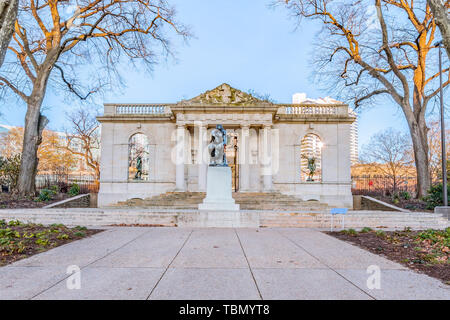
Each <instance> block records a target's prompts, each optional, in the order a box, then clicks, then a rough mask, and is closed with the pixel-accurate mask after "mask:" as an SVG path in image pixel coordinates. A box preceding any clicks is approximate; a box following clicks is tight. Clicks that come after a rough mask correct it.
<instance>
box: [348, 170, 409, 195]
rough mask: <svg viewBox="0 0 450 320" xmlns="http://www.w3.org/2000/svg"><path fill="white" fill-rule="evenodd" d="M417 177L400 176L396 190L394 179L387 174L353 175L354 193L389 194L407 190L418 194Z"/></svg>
mask: <svg viewBox="0 0 450 320" xmlns="http://www.w3.org/2000/svg"><path fill="white" fill-rule="evenodd" d="M416 186H417V179H416V177H400V178H398V180H397V185H396V188H395V190H394V183H393V179H392V178H390V177H387V176H369V175H368V176H352V193H353V194H354V195H368V196H370V195H382V196H388V195H392V194H393V193H395V192H402V191H407V192H409V193H410V194H411V195H412V196H414V195H415V194H416V191H417V189H416Z"/></svg>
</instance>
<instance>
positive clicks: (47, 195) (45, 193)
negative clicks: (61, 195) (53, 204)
mask: <svg viewBox="0 0 450 320" xmlns="http://www.w3.org/2000/svg"><path fill="white" fill-rule="evenodd" d="M53 195H54V194H53V191H51V190H49V189H42V190H41V192H40V193H39V196H38V198H37V201H50V200H52V196H53Z"/></svg>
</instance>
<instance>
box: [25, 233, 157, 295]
mask: <svg viewBox="0 0 450 320" xmlns="http://www.w3.org/2000/svg"><path fill="white" fill-rule="evenodd" d="M149 232H150V230H147V231H145V232H142V233H141V234H140V235H138V236H136V237H134V238H133V239H131V240H130V241H127V242H125V243H124V244H123V245H121V246H120V247H118V248H116V249H114V250H111V251H110V252H108V253H107V254H105V255H104V256H102V257H100V258H98V259H95V260H94V261H92V262H90V263H88V264H86V265H84V266H82V267H81V268H80V272H81V270H83V269H86V268H87V267H89V266H90V265H92V264H94V263H96V262H97V261H99V260H101V259H103V258H106V257H107V256H109V255H110V254H112V253H114V252H116V251H118V250H120V249H122V248H123V247H125V246H127V245H128V244H130V243H131V242H133V241H135V240H137V239H138V238H140V237H142V236H143V235H144V234H147V233H149ZM70 276H71V275H70V274H69V275H67V276H66V277H64V278H63V279H61V280H60V281H57V282H56V283H54V284H53V285H51V286H50V287H48V288H46V289H44V290H42V291H40V292H38V293H37V294H35V295H34V296H32V297H31V298H29V299H28V300H32V299H34V298H36V297H37V296H39V295H41V294H43V293H44V292H46V291H48V290H50V289H51V288H53V287H55V286H57V285H58V284H60V283H61V282H63V281H65V280H67V279H68V278H69V277H70Z"/></svg>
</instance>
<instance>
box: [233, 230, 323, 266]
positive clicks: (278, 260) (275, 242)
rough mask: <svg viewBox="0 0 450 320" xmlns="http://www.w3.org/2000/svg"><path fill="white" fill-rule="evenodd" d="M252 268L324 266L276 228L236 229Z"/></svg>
mask: <svg viewBox="0 0 450 320" xmlns="http://www.w3.org/2000/svg"><path fill="white" fill-rule="evenodd" d="M236 232H237V234H238V235H239V238H240V240H241V243H242V247H243V248H244V251H245V254H246V255H247V258H248V261H249V263H250V266H251V267H252V268H326V266H325V265H324V264H323V263H321V262H320V261H318V260H317V259H315V258H314V257H313V256H311V255H310V254H308V253H307V252H306V251H305V250H303V249H301V248H299V247H298V246H296V245H295V244H293V243H292V242H291V241H289V240H288V239H286V238H285V237H283V236H281V235H280V234H279V232H278V231H277V230H276V229H236Z"/></svg>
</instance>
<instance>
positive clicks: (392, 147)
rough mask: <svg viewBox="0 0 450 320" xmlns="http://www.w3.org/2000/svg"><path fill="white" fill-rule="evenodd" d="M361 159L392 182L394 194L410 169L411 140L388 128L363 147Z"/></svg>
mask: <svg viewBox="0 0 450 320" xmlns="http://www.w3.org/2000/svg"><path fill="white" fill-rule="evenodd" d="M361 159H362V160H363V162H365V163H370V164H371V165H372V166H374V167H376V169H378V171H379V172H382V173H383V174H384V175H385V176H386V177H388V178H389V179H390V180H391V181H392V189H393V192H394V193H395V192H396V191H397V188H398V186H399V184H401V183H402V182H403V181H402V175H404V173H405V172H407V171H408V170H407V169H408V168H409V167H411V164H412V163H413V160H412V158H411V139H410V138H409V137H408V135H407V134H403V133H401V132H398V131H395V130H394V129H392V128H389V129H387V130H385V131H383V132H379V133H377V134H375V135H373V136H372V137H371V138H370V142H369V144H368V145H365V146H364V147H363V152H362V156H361Z"/></svg>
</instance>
